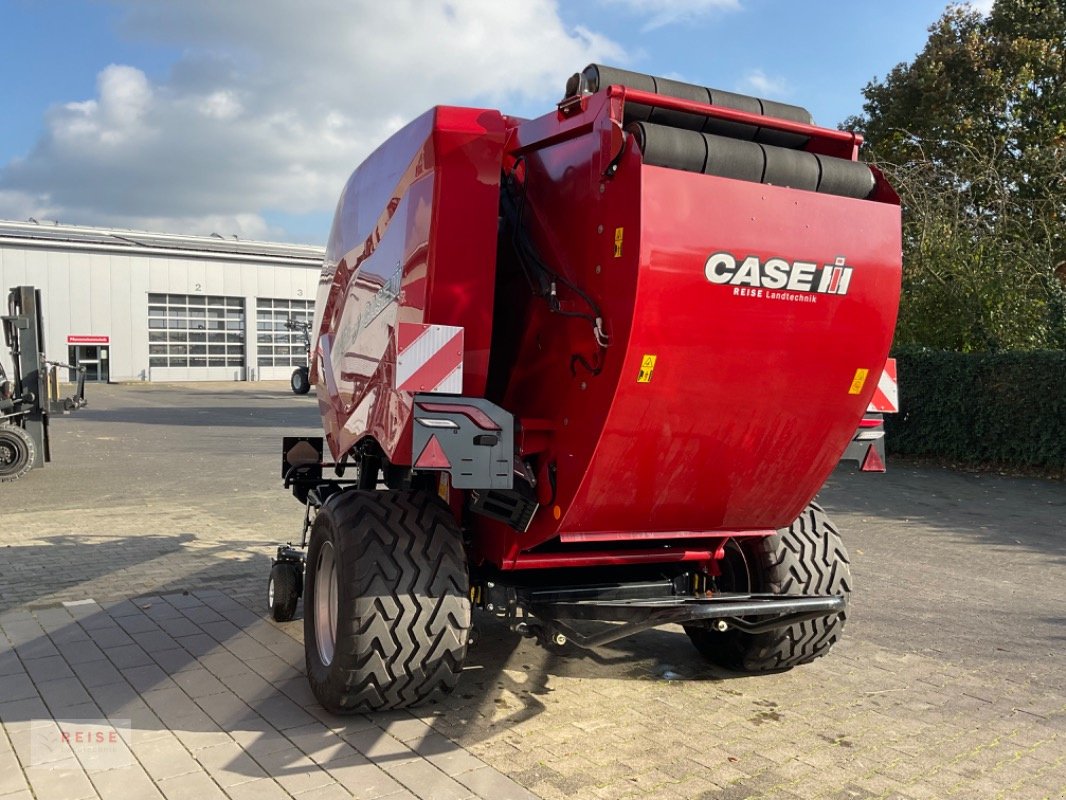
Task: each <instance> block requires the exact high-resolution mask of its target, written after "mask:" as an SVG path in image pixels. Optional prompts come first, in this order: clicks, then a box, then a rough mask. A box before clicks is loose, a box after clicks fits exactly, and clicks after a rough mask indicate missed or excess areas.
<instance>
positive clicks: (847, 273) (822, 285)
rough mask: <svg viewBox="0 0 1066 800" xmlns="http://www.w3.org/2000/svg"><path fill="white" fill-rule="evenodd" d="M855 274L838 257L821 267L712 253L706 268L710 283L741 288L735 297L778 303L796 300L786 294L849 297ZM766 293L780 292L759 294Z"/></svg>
mask: <svg viewBox="0 0 1066 800" xmlns="http://www.w3.org/2000/svg"><path fill="white" fill-rule="evenodd" d="M852 271H853V269H852V267H849V266H848V265H847V264H846V263H845V259H844V256H837V259H836V261H834V262H833V263H832V264H822V265H819V264H816V263H815V262H813V261H787V260H786V259H783V258H768V259H766V260H765V261H760V260H759V259H758V258H757V257H756V256H748V257H747V258H744V259H738V258H737V257H736V256H734V255H733V254H732V253H712V254H711V255H710V256H709V257H708V258H707V265H706V267H705V272H706V274H707V280H709V281H710V282H711V283H721V284H728V285H730V286H735V287H738V288H737V289H734V291H733V293H734V294H737V295H753V296H757V297H764V296H765V297H768V298H770V299H775V300H776V299H780V300H785V299H793V298H792V297H790V296H788V295H786V294H784V293H785V292H806V293H808V294H847V293H848V286H849V285H850V284H851V273H852ZM739 287H746V288H745V289H740V288H739ZM764 289H772V290H781V291H780V292H778V291H771V292H763V291H760V290H764ZM796 299H800V298H796ZM802 299H805V300H807V302H814V300H815V298H814V297H808V298H802Z"/></svg>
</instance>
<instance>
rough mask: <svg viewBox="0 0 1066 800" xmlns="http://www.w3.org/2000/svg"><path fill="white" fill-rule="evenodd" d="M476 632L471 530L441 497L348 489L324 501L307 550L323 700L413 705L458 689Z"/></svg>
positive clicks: (312, 642)
mask: <svg viewBox="0 0 1066 800" xmlns="http://www.w3.org/2000/svg"><path fill="white" fill-rule="evenodd" d="M469 635H470V595H469V576H468V573H467V564H466V554H465V551H464V550H463V543H462V531H461V530H460V528H459V526H458V525H457V524H456V522H455V519H454V518H453V517H452V513H451V510H450V509H449V508H448V506H447V505H445V503H444V502H443V501H442V500H441V499H440V498H438V497H437V496H436V495H434V494H431V493H428V492H377V491H359V490H348V491H344V492H340V493H338V494H336V495H334V496H333V497H331V498H330V499H329V500H328V501H327V502H326V503H325V504H324V505H323V506H322V508H321V509H320V510H319V512H318V515H317V516H316V517H315V523H314V526H313V527H312V529H311V541H310V545H309V547H308V550H307V569H306V571H305V577H304V652H305V655H306V660H307V678H308V681H309V682H310V684H311V690H312V692H313V693H314V695H315V697H316V698H317V699H318V701H319V702H320V703H321V704H322V706H323V707H324V708H326V709H328V710H329V711H332V712H335V713H339V714H344V713H358V712H367V711H379V710H383V709H395V708H407V707H410V706H414V705H417V704H419V703H422V702H425V701H428V700H432V699H435V698H437V697H440V696H442V695H444V694H446V693H448V692H450V691H451V690H452V689H453V688H455V685H456V683H458V681H459V676H460V674H461V672H462V668H463V661H464V659H465V658H466V647H467V640H468V637H469Z"/></svg>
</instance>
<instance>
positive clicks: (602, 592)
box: [471, 573, 847, 649]
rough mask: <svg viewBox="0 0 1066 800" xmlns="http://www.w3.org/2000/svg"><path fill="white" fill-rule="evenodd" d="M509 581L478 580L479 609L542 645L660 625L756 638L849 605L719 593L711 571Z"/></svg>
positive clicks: (609, 638) (827, 599)
mask: <svg viewBox="0 0 1066 800" xmlns="http://www.w3.org/2000/svg"><path fill="white" fill-rule="evenodd" d="M516 577H517V576H516ZM503 579H505V578H504V577H503V576H502V575H500V574H497V575H496V576H494V579H493V580H488V581H485V582H481V583H476V584H475V585H474V587H473V588H472V590H471V598H472V600H473V601H474V603H475V605H477V606H479V607H480V608H482V609H484V610H486V611H488V612H490V613H493V614H496V615H497V616H500V617H505V618H507V620H508V621H509V622H510V625H511V627H512V629H514V630H516V631H518V632H520V633H522V634H524V635H527V636H535V637H536V638H538V639H539V640H541V642H542V643H545V644H547V643H553V644H556V645H560V644H565V643H566V642H572V643H573V644H575V645H577V646H578V647H583V648H586V649H591V648H595V647H601V646H603V645H607V644H611V643H612V642H616V641H618V640H619V639H624V638H626V637H628V636H633V635H634V634H637V633H641V632H643V631H646V630H648V629H650V628H657V627H659V626H660V625H670V624H674V625H689V624H694V623H706V622H713V623H714V627H715V628H716V629H717V630H720V631H726V630H729V629H731V628H732V629H736V630H738V631H741V632H743V633H748V634H756V633H766V632H767V631H772V630H775V629H777V628H785V627H788V626H789V625H794V624H796V623H798V622H805V621H807V620H812V619H818V618H820V617H826V616H833V615H835V614H840V613H842V612H843V611H844V610H845V609H846V608H847V600H846V598H844V597H842V596H816V597H808V596H795V595H775V594H747V593H720V594H712V593H710V592H708V591H707V587H708V584H707V576H706V575H704V574H703V573H680V574H678V575H676V576H674V577H672V578H670V577H664V578H661V579H652V580H633V581H626V582H622V583H601V584H587V585H579V586H573V585H565V586H563V585H560V586H550V585H549V586H545V585H538V584H537V580H536V576H526V577H525V579H527V580H529V583H528V584H526V585H522V584H518V585H507V584H503V583H501V582H500V580H503ZM572 623H605V624H607V628H606V629H604V628H601V629H600V630H598V631H594V632H584V631H580V630H577V629H576V628H575V627H574V626H573V624H572Z"/></svg>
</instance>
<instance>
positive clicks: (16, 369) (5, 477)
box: [0, 286, 85, 483]
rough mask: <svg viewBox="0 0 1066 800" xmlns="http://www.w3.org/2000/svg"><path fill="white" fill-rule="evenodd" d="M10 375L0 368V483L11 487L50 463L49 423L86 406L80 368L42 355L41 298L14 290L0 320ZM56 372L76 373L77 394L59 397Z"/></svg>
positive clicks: (25, 288) (37, 292) (30, 291)
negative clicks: (20, 479)
mask: <svg viewBox="0 0 1066 800" xmlns="http://www.w3.org/2000/svg"><path fill="white" fill-rule="evenodd" d="M0 322H2V324H3V329H4V343H5V344H6V346H7V348H8V351H9V352H10V353H11V364H12V371H13V374H12V375H11V376H10V377H9V376H8V375H7V373H6V371H5V370H4V365H3V364H2V363H0V483H9V482H11V481H16V480H18V479H19V478H21V477H22V476H23V475H25V474H26V473H27V472H29V471H30V470H31V469H34V468H36V467H43V466H44V465H45V463H47V462H49V461H51V460H52V453H51V447H50V443H49V437H48V420H49V417H50V416H51V415H53V414H69V413H70V412H71V411H75V410H77V409H79V408H82V407H83V406H84V405H85V367H74V366H72V365H70V364H61V363H59V362H56V361H49V360H47V358H46V357H45V354H44V314H43V312H42V308H41V292H40V290H38V289H35V288H34V287H32V286H16V287H15V288H14V289H12V290H11V291H10V292H8V296H7V314H5V315H3V316H0ZM59 369H69V370H73V371H75V372H76V373H77V376H78V377H77V389H76V391H75V393H74V394H73V395H72V396H70V397H60V396H59V373H58V370H59Z"/></svg>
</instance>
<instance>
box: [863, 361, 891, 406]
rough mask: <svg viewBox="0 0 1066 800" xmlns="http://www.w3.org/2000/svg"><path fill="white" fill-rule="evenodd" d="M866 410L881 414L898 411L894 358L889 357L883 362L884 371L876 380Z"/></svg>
mask: <svg viewBox="0 0 1066 800" xmlns="http://www.w3.org/2000/svg"><path fill="white" fill-rule="evenodd" d="M866 410H867V411H878V412H880V413H882V414H895V413H896V412H897V411H899V386H898V384H897V383H896V359H894V358H890V359H888V361H886V362H885V369H884V372H882V373H881V379H880V380H879V381H878V382H877V391H875V392H874V396H873V397H872V398H871V399H870V407H869V408H868V409H866Z"/></svg>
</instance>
